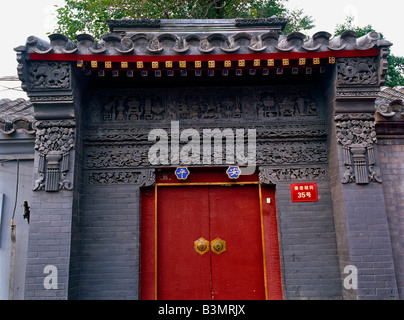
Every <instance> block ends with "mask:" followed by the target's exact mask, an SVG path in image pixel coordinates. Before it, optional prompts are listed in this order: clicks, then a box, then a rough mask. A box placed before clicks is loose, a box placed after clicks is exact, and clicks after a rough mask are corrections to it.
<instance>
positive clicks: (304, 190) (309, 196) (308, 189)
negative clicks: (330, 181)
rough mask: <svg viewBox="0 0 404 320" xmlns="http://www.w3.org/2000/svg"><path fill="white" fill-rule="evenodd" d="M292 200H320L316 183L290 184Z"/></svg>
mask: <svg viewBox="0 0 404 320" xmlns="http://www.w3.org/2000/svg"><path fill="white" fill-rule="evenodd" d="M290 191H291V194H292V202H315V201H318V193H317V184H316V183H292V184H291V185H290Z"/></svg>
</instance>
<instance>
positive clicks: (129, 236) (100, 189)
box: [76, 185, 140, 299]
mask: <svg viewBox="0 0 404 320" xmlns="http://www.w3.org/2000/svg"><path fill="white" fill-rule="evenodd" d="M139 201H140V200H139V188H138V186H136V185H120V186H114V185H109V186H103V185H101V186H96V185H92V186H89V185H87V186H86V187H85V191H84V196H83V203H82V211H81V213H80V217H79V220H80V234H81V236H80V239H81V247H80V252H79V257H78V261H79V262H78V263H79V270H80V274H79V276H78V282H79V289H78V292H76V298H77V299H138V291H139V288H138V287H139Z"/></svg>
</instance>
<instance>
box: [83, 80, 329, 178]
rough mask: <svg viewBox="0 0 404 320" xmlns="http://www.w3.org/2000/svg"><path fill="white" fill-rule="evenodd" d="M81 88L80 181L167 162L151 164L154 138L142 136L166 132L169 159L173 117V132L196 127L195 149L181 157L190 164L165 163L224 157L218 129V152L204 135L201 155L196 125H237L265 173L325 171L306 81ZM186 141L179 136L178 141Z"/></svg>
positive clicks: (133, 174)
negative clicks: (84, 103)
mask: <svg viewBox="0 0 404 320" xmlns="http://www.w3.org/2000/svg"><path fill="white" fill-rule="evenodd" d="M89 96H90V97H91V98H90V99H89V102H88V109H86V121H87V124H88V125H87V126H86V130H85V135H84V145H85V148H84V150H85V154H84V165H85V171H86V175H87V179H86V181H87V183H88V184H137V183H138V179H139V172H140V171H141V170H145V169H148V168H150V167H153V168H154V167H158V166H167V164H164V163H157V164H153V165H152V164H151V160H150V159H149V151H150V148H151V147H152V146H153V144H154V143H155V140H153V141H151V140H149V134H150V132H151V131H152V130H153V129H156V128H158V129H159V130H162V131H164V132H165V133H166V134H167V135H166V137H167V139H168V146H169V147H168V149H167V150H166V151H164V153H167V154H166V155H165V156H166V157H167V159H169V160H170V161H171V160H172V150H171V147H170V146H171V142H172V139H174V138H175V137H174V136H173V132H172V131H171V130H172V124H173V121H175V122H176V123H178V124H179V131H180V134H181V133H182V132H183V131H185V130H187V129H190V130H193V132H194V133H196V134H197V135H199V137H200V149H199V150H198V151H200V153H198V154H197V155H196V157H193V154H192V156H190V157H189V158H188V159H191V160H192V164H190V163H186V162H184V161H183V158H180V159H179V160H178V163H171V162H170V163H169V165H205V164H206V160H207V158H208V157H210V162H209V165H219V164H221V165H228V164H230V163H229V162H228V158H227V155H226V150H227V149H226V148H227V140H226V138H225V137H224V136H223V137H222V141H221V146H222V151H223V152H221V153H220V152H219V153H218V152H216V150H215V149H214V148H213V143H214V142H213V139H212V140H211V143H212V149H211V151H212V152H211V153H210V154H209V155H208V157H205V154H204V149H203V139H204V137H205V136H204V130H205V129H207V130H218V131H219V132H220V133H223V132H224V131H225V130H232V132H233V133H234V138H235V137H236V134H235V133H236V132H235V131H236V130H244V146H245V154H246V155H247V153H248V151H247V149H248V146H247V144H248V132H249V130H254V131H255V133H256V136H255V137H256V142H255V146H256V153H255V154H254V156H255V157H256V158H255V163H256V165H257V166H269V167H271V170H273V171H271V174H270V175H272V174H274V175H275V177H272V178H271V179H272V181H292V180H293V179H314V180H316V179H324V178H325V177H326V172H325V167H326V165H327V163H328V151H327V125H326V121H325V120H324V118H325V114H324V112H325V108H324V104H323V102H322V101H323V100H322V95H321V93H319V92H318V91H317V89H316V88H315V87H313V86H304V85H303V86H288V87H286V86H277V87H273V86H271V87H239V88H237V87H236V88H235V87H226V88H221V87H212V88H206V87H204V88H180V89H178V88H174V89H173V88H139V89H136V90H129V89H125V90H109V91H106V92H101V91H99V90H93V91H92V92H90V93H89ZM187 143H188V141H184V140H182V141H179V149H180V150H182V148H183V147H184V146H186V145H187ZM233 148H234V149H235V154H236V153H237V147H236V146H233ZM160 152H161V150H160ZM234 160H235V159H234ZM234 163H235V162H233V163H231V164H234Z"/></svg>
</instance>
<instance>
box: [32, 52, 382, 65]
mask: <svg viewBox="0 0 404 320" xmlns="http://www.w3.org/2000/svg"><path fill="white" fill-rule="evenodd" d="M378 55H379V50H378V49H369V50H340V51H321V52H278V53H247V54H243V53H237V54H212V55H161V56H160V55H159V56H156V55H99V54H89V55H83V54H67V53H44V54H41V53H30V59H31V60H41V61H80V60H82V61H111V62H122V61H125V62H137V61H143V62H164V61H173V62H179V61H187V62H188V61H226V60H231V61H237V60H255V59H260V60H267V59H274V60H279V59H290V60H293V59H300V58H306V59H313V58H329V57H335V58H351V57H374V56H378Z"/></svg>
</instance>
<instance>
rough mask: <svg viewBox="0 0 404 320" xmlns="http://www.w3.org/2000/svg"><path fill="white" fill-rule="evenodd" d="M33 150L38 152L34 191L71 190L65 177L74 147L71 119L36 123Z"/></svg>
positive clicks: (70, 185)
mask: <svg viewBox="0 0 404 320" xmlns="http://www.w3.org/2000/svg"><path fill="white" fill-rule="evenodd" d="M36 127H37V128H38V130H37V135H36V141H35V150H37V151H38V152H39V161H38V172H39V174H40V178H39V179H37V180H36V181H35V186H34V191H39V190H45V191H49V192H51V191H59V190H62V189H65V190H72V188H73V186H72V182H71V181H69V180H68V179H67V172H68V171H69V155H70V150H71V149H73V147H74V142H75V138H74V134H75V130H74V127H75V124H74V122H73V121H55V122H49V121H43V122H39V123H37V124H36Z"/></svg>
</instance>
